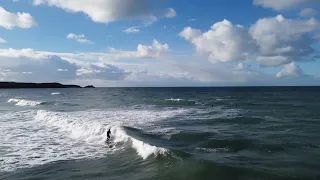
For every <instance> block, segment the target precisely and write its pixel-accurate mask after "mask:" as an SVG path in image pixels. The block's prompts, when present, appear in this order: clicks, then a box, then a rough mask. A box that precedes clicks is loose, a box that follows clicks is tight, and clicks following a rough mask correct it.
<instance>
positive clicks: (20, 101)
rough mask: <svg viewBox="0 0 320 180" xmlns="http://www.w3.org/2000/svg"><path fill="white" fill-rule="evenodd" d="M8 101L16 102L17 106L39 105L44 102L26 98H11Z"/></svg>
mask: <svg viewBox="0 0 320 180" xmlns="http://www.w3.org/2000/svg"><path fill="white" fill-rule="evenodd" d="M8 102H10V103H12V102H13V103H16V106H37V105H40V104H42V103H43V102H40V101H30V100H25V99H9V100H8Z"/></svg>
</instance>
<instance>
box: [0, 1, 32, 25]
mask: <svg viewBox="0 0 320 180" xmlns="http://www.w3.org/2000/svg"><path fill="white" fill-rule="evenodd" d="M34 25H36V21H35V19H34V18H33V17H32V16H31V15H30V14H29V13H20V12H18V13H17V14H14V13H11V12H8V11H6V10H5V9H4V8H3V7H2V6H0V26H1V27H3V28H6V29H12V28H14V27H19V28H31V27H32V26H34Z"/></svg>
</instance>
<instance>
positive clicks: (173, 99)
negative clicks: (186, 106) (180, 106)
mask: <svg viewBox="0 0 320 180" xmlns="http://www.w3.org/2000/svg"><path fill="white" fill-rule="evenodd" d="M166 101H177V102H179V101H185V100H184V99H179V98H170V99H166Z"/></svg>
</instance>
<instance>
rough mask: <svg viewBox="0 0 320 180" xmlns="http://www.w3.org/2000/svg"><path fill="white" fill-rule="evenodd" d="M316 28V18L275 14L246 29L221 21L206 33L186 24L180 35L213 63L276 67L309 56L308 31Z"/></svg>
mask: <svg viewBox="0 0 320 180" xmlns="http://www.w3.org/2000/svg"><path fill="white" fill-rule="evenodd" d="M317 29H319V22H318V21H317V20H316V19H313V18H311V19H306V20H294V19H286V18H284V17H283V16H282V15H278V16H276V17H271V18H263V19H260V20H258V21H257V22H256V23H255V24H253V25H252V26H251V27H250V28H249V29H247V28H245V27H243V26H241V25H233V24H232V23H231V22H230V21H228V20H223V21H221V22H217V23H215V24H214V25H213V26H212V27H211V29H210V30H209V31H207V32H201V31H200V30H197V29H192V28H191V27H186V28H185V29H184V30H183V31H182V32H180V34H179V35H180V36H181V37H183V38H185V39H186V40H187V41H189V42H191V43H192V44H193V45H194V46H195V47H196V51H197V53H199V54H202V55H206V56H208V58H209V59H210V60H212V61H214V62H228V61H241V60H248V61H255V62H257V63H259V64H261V65H264V66H278V65H282V64H287V63H290V62H292V61H299V60H305V59H306V58H307V57H308V56H310V55H312V54H313V53H314V49H313V48H312V47H311V45H312V44H313V43H314V40H313V38H312V37H311V36H310V33H313V32H315V31H316V30H317Z"/></svg>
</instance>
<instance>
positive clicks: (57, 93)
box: [51, 92, 61, 96]
mask: <svg viewBox="0 0 320 180" xmlns="http://www.w3.org/2000/svg"><path fill="white" fill-rule="evenodd" d="M51 95H52V96H54V95H61V93H60V92H53V93H51Z"/></svg>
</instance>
